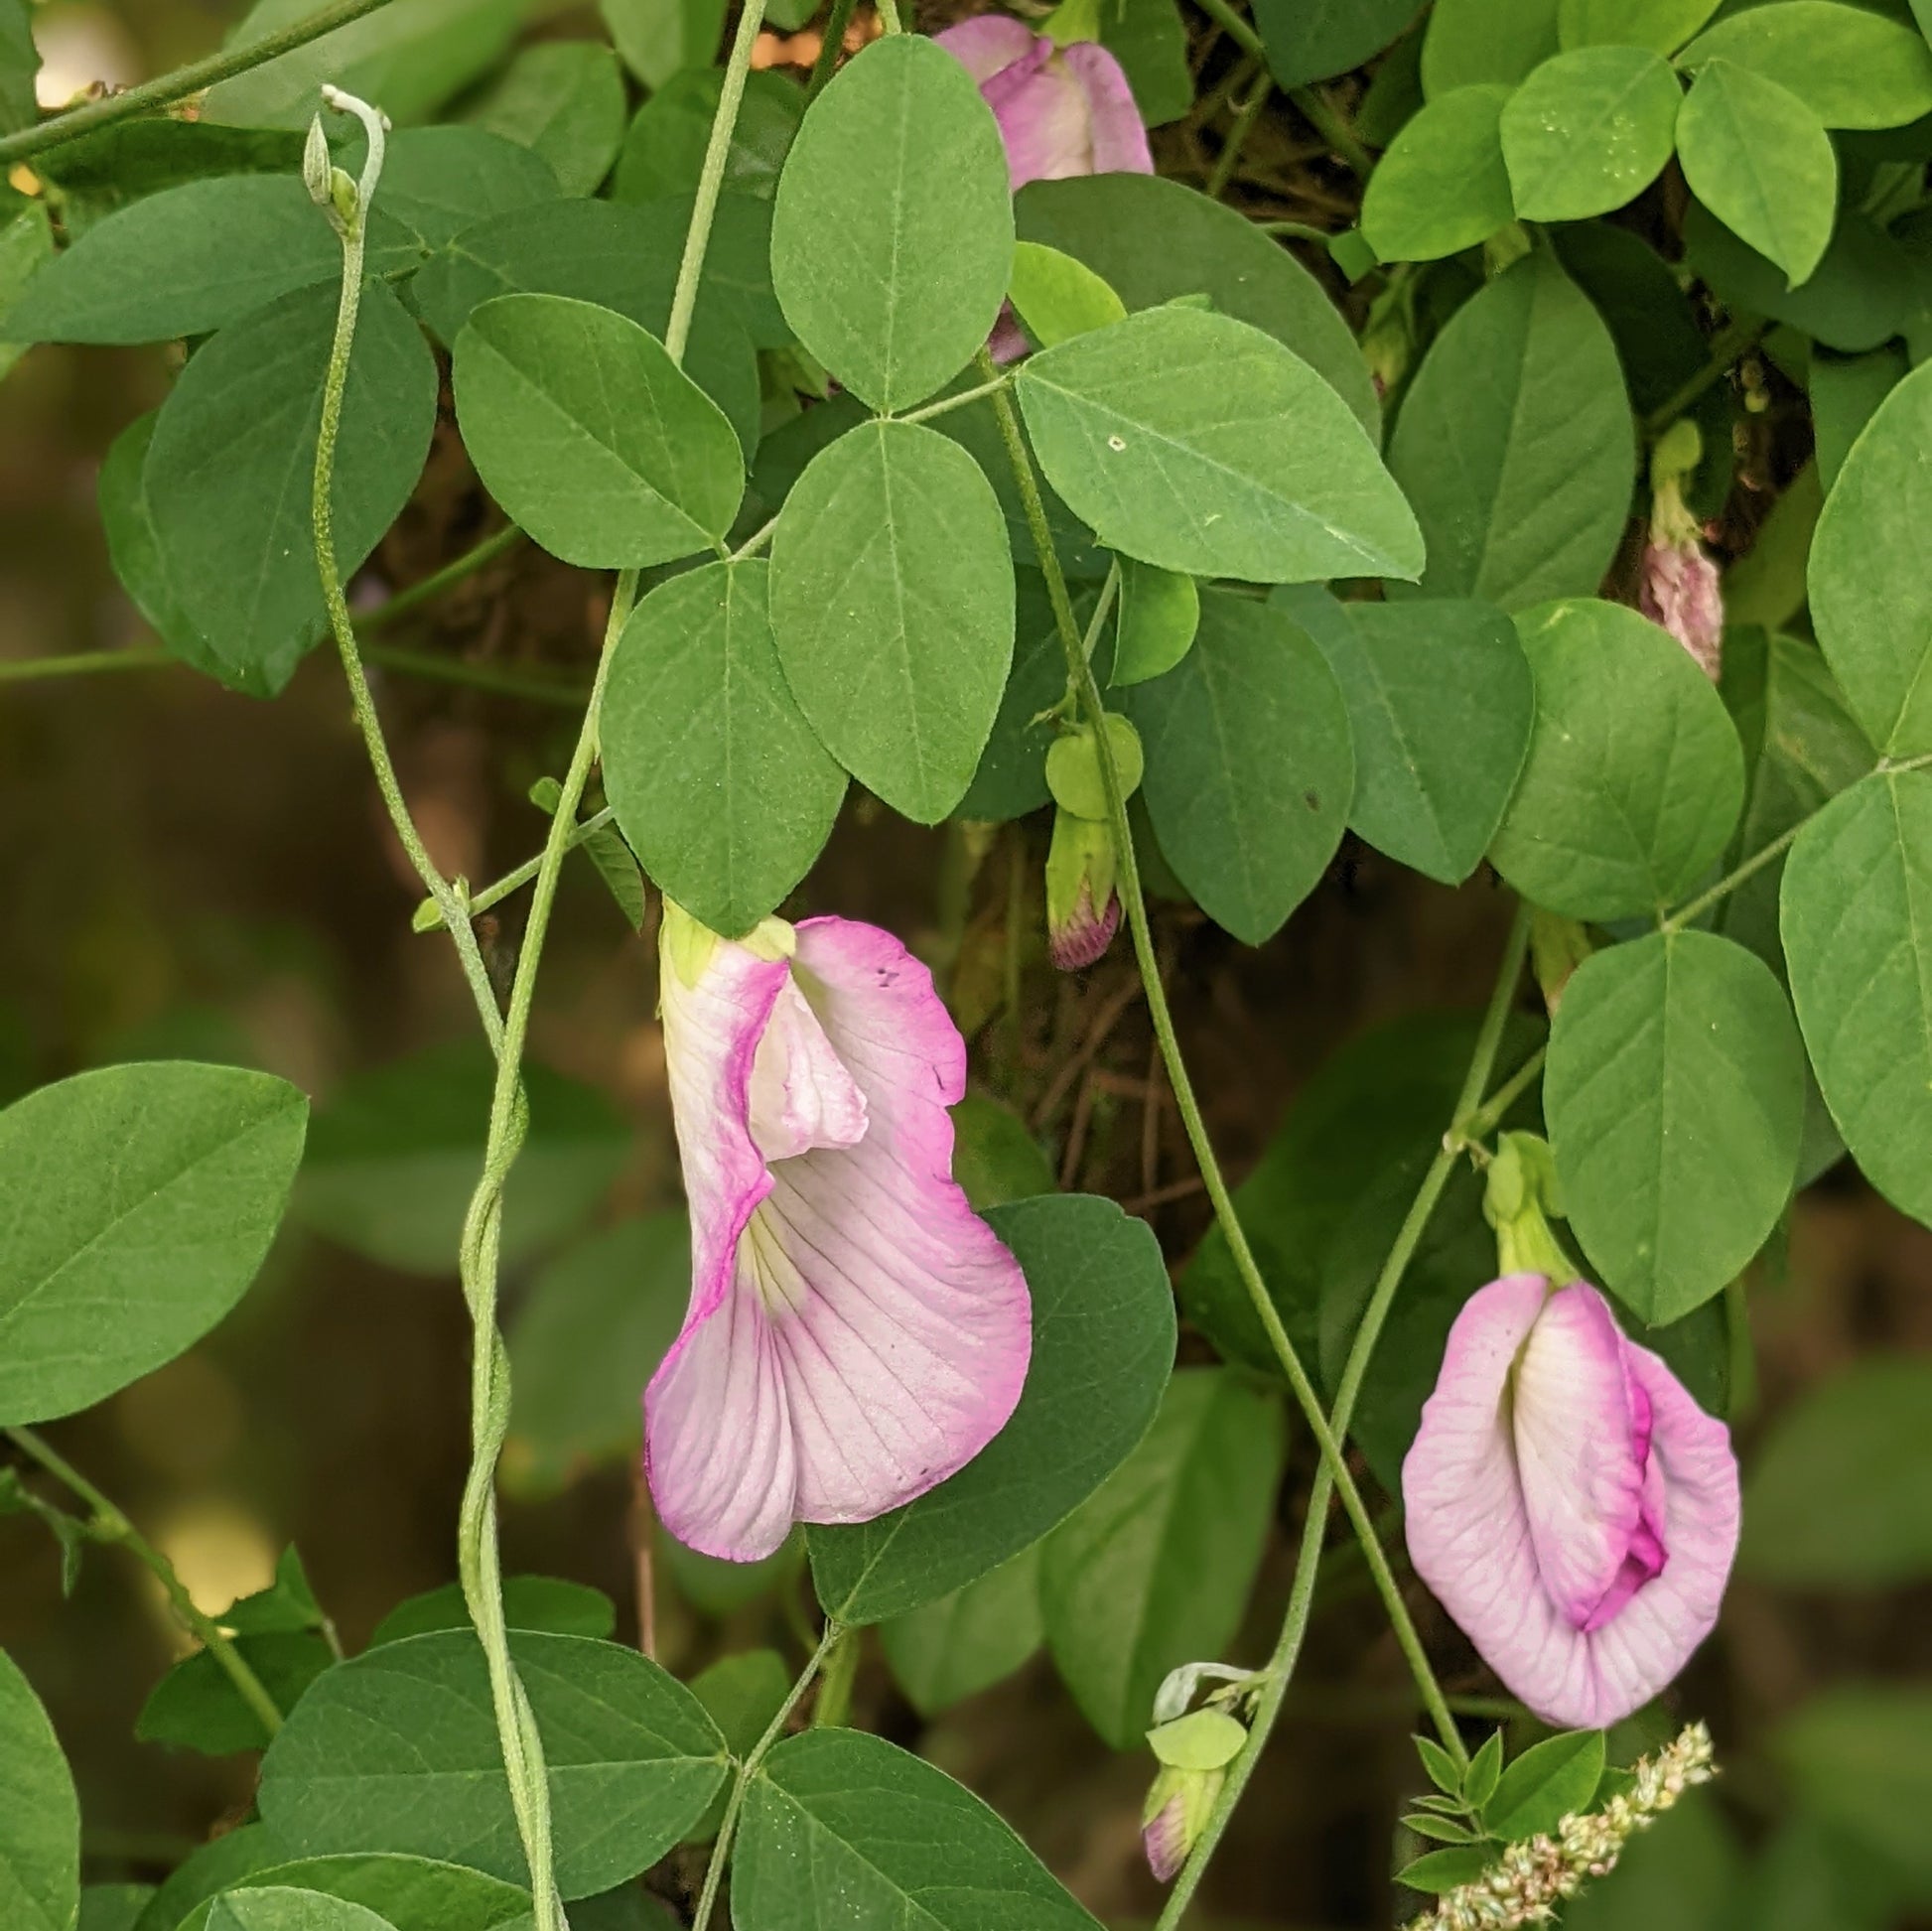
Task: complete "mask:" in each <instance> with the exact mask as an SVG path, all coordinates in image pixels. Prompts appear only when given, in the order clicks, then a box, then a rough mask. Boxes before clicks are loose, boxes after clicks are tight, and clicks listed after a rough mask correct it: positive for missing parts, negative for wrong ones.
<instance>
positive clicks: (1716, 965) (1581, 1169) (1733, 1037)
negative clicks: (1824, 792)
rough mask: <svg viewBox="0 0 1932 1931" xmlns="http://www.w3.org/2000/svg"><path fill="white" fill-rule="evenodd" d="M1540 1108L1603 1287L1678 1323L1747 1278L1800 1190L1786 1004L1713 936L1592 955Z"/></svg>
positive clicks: (1795, 1081)
mask: <svg viewBox="0 0 1932 1931" xmlns="http://www.w3.org/2000/svg"><path fill="white" fill-rule="evenodd" d="M1543 1103H1544V1107H1545V1109H1546V1111H1547V1112H1548V1115H1549V1121H1550V1140H1551V1144H1552V1146H1553V1148H1554V1149H1555V1152H1556V1157H1557V1172H1558V1175H1559V1177H1560V1178H1561V1180H1562V1182H1563V1197H1564V1208H1565V1211H1566V1212H1567V1213H1568V1215H1569V1217H1570V1223H1571V1225H1572V1226H1573V1227H1574V1228H1575V1229H1576V1232H1577V1238H1578V1239H1579V1240H1581V1241H1582V1242H1583V1244H1584V1251H1585V1253H1586V1254H1587V1256H1588V1258H1589V1260H1590V1262H1591V1263H1592V1264H1593V1265H1594V1266H1595V1268H1596V1269H1597V1270H1598V1272H1599V1274H1600V1276H1601V1279H1602V1283H1603V1286H1604V1287H1606V1288H1607V1289H1609V1291H1610V1292H1611V1293H1612V1294H1613V1295H1615V1296H1616V1297H1617V1299H1618V1300H1619V1301H1621V1302H1623V1303H1624V1305H1625V1306H1626V1307H1628V1308H1630V1309H1631V1310H1634V1311H1635V1313H1636V1314H1637V1315H1638V1317H1639V1318H1640V1319H1643V1320H1646V1321H1650V1322H1653V1323H1661V1322H1664V1321H1672V1320H1677V1319H1679V1318H1680V1317H1681V1316H1682V1315H1684V1314H1687V1313H1689V1312H1690V1311H1691V1310H1692V1309H1693V1308H1696V1307H1698V1306H1700V1305H1701V1304H1702V1303H1704V1302H1706V1301H1709V1300H1710V1299H1711V1297H1712V1296H1713V1295H1715V1294H1718V1293H1720V1292H1721V1291H1722V1290H1723V1289H1724V1287H1725V1283H1726V1282H1728V1281H1730V1280H1732V1279H1734V1278H1735V1277H1736V1275H1738V1274H1739V1273H1741V1272H1742V1270H1743V1268H1744V1265H1745V1263H1746V1262H1747V1261H1749V1259H1750V1258H1751V1256H1752V1255H1753V1254H1755V1253H1756V1252H1757V1250H1758V1249H1759V1248H1760V1247H1761V1246H1763V1244H1764V1242H1765V1240H1766V1239H1767V1238H1768V1237H1769V1235H1770V1232H1771V1230H1772V1228H1773V1227H1774V1226H1776V1224H1777V1220H1778V1216H1779V1215H1780V1214H1781V1213H1783V1211H1784V1208H1785V1203H1786V1202H1787V1201H1788V1200H1789V1199H1790V1197H1791V1190H1792V1187H1793V1186H1794V1184H1795V1183H1796V1180H1797V1172H1798V1150H1799V1143H1800V1141H1801V1139H1802V1136H1803V1133H1804V1122H1805V1063H1804V1054H1803V1051H1802V1049H1801V1048H1800V1046H1799V1044H1798V1035H1797V1031H1796V1029H1795V1028H1794V1027H1793V1025H1792V1023H1791V1013H1790V1008H1789V1007H1788V1005H1787V1004H1786V1001H1785V997H1784V992H1783V989H1782V988H1781V987H1780V986H1779V985H1778V982H1777V980H1776V979H1775V978H1774V977H1773V976H1772V974H1771V969H1770V968H1769V967H1768V966H1767V965H1765V964H1764V962H1763V961H1762V960H1761V959H1757V958H1755V957H1753V956H1752V955H1751V954H1750V953H1748V952H1746V951H1745V950H1744V948H1743V947H1742V946H1741V945H1733V944H1732V943H1731V942H1730V940H1728V939H1724V938H1719V937H1718V936H1716V934H1715V933H1711V932H1653V933H1651V934H1650V936H1649V937H1647V938H1640V939H1633V940H1632V941H1630V943H1628V944H1626V945H1615V946H1611V947H1610V948H1609V949H1608V950H1607V951H1603V952H1598V953H1596V954H1595V955H1594V956H1593V957H1591V958H1589V959H1587V960H1585V962H1584V963H1583V965H1582V966H1580V967H1579V968H1578V970H1577V972H1576V973H1575V974H1574V976H1573V977H1572V978H1571V980H1570V983H1569V984H1568V985H1567V986H1566V987H1565V988H1564V993H1563V1003H1562V1005H1560V1006H1559V1007H1558V1009H1557V1016H1556V1020H1555V1022H1554V1023H1553V1025H1552V1026H1551V1029H1550V1064H1549V1069H1548V1071H1547V1072H1546V1073H1545V1075H1544V1082H1543Z"/></svg>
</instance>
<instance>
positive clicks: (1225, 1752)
mask: <svg viewBox="0 0 1932 1931" xmlns="http://www.w3.org/2000/svg"><path fill="white" fill-rule="evenodd" d="M1147 1740H1148V1747H1149V1748H1150V1749H1152V1750H1153V1752H1154V1754H1155V1755H1156V1756H1157V1757H1159V1758H1160V1760H1161V1771H1160V1774H1159V1775H1158V1776H1157V1777H1156V1778H1155V1779H1154V1785H1153V1788H1152V1789H1150V1790H1149V1791H1148V1793H1147V1802H1146V1804H1144V1805H1143V1806H1142V1809H1141V1843H1142V1845H1143V1846H1144V1847H1145V1849H1146V1851H1147V1862H1148V1868H1149V1869H1150V1870H1152V1871H1153V1872H1154V1874H1155V1876H1156V1877H1157V1878H1159V1879H1160V1881H1161V1882H1162V1883H1164V1884H1165V1883H1166V1882H1168V1880H1169V1879H1170V1878H1171V1877H1173V1874H1174V1872H1175V1871H1177V1870H1178V1869H1179V1868H1180V1866H1181V1865H1182V1864H1183V1863H1185V1862H1187V1854H1188V1852H1190V1851H1191V1850H1192V1849H1193V1848H1194V1846H1195V1845H1196V1844H1197V1843H1199V1841H1200V1835H1201V1833H1202V1832H1203V1831H1204V1830H1206V1828H1207V1820H1208V1819H1209V1818H1210V1817H1212V1816H1213V1814H1214V1804H1215V1800H1216V1799H1217V1798H1218V1797H1219V1796H1220V1794H1221V1786H1222V1785H1223V1784H1224V1783H1225V1782H1226V1781H1227V1766H1228V1765H1229V1764H1230V1763H1232V1762H1233V1761H1234V1759H1235V1758H1236V1757H1237V1756H1239V1755H1240V1754H1241V1751H1242V1748H1243V1746H1244V1745H1245V1744H1246V1743H1247V1740H1248V1732H1247V1730H1246V1729H1245V1728H1244V1727H1243V1726H1242V1724H1239V1723H1238V1722H1237V1721H1236V1720H1235V1719H1234V1718H1233V1717H1230V1716H1229V1715H1228V1714H1227V1712H1226V1711H1225V1710H1196V1711H1195V1712H1193V1714H1192V1715H1191V1716H1186V1717H1180V1718H1176V1719H1175V1720H1174V1721H1173V1723H1170V1724H1161V1725H1160V1726H1159V1727H1158V1728H1155V1729H1151V1730H1149V1731H1148V1733H1147Z"/></svg>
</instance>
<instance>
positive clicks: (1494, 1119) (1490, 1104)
mask: <svg viewBox="0 0 1932 1931" xmlns="http://www.w3.org/2000/svg"><path fill="white" fill-rule="evenodd" d="M1549 1056H1550V1048H1549V1047H1548V1046H1538V1047H1537V1049H1536V1050H1535V1051H1534V1052H1533V1053H1531V1054H1530V1056H1529V1057H1528V1058H1527V1059H1525V1060H1524V1061H1523V1063H1522V1064H1521V1065H1520V1066H1518V1067H1517V1068H1516V1070H1515V1071H1514V1072H1513V1073H1511V1074H1510V1076H1509V1077H1508V1078H1507V1079H1506V1080H1504V1081H1503V1083H1502V1084H1501V1085H1500V1086H1498V1087H1497V1088H1496V1090H1495V1091H1494V1092H1493V1093H1491V1094H1490V1096H1489V1097H1488V1098H1487V1099H1486V1100H1484V1101H1483V1103H1482V1104H1481V1105H1480V1106H1479V1107H1477V1108H1476V1110H1475V1111H1474V1112H1473V1113H1471V1114H1470V1115H1469V1116H1468V1117H1467V1118H1466V1119H1465V1120H1464V1121H1463V1122H1462V1123H1461V1126H1460V1128H1459V1129H1458V1131H1457V1134H1456V1138H1457V1140H1458V1142H1459V1143H1460V1145H1461V1146H1463V1147H1473V1146H1475V1145H1476V1144H1477V1143H1478V1142H1480V1141H1484V1140H1487V1139H1488V1138H1489V1136H1490V1135H1491V1134H1492V1133H1494V1132H1495V1131H1496V1129H1497V1128H1498V1127H1499V1126H1501V1125H1502V1123H1503V1120H1504V1119H1505V1117H1506V1116H1507V1115H1508V1113H1509V1109H1510V1108H1511V1107H1512V1106H1514V1105H1515V1104H1516V1102H1517V1101H1518V1100H1520V1099H1521V1098H1522V1097H1523V1095H1524V1094H1525V1093H1527V1092H1528V1091H1529V1089H1530V1088H1531V1087H1532V1086H1534V1085H1535V1084H1536V1079H1537V1075H1538V1074H1539V1073H1541V1072H1542V1070H1543V1062H1544V1060H1545V1059H1547V1058H1548V1057H1549Z"/></svg>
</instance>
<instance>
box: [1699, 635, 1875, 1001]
mask: <svg viewBox="0 0 1932 1931" xmlns="http://www.w3.org/2000/svg"><path fill="white" fill-rule="evenodd" d="M1723 689H1724V697H1725V704H1726V705H1727V706H1728V707H1729V709H1730V713H1731V717H1732V719H1733V721H1734V722H1735V724H1736V726H1737V731H1738V735H1739V736H1740V737H1741V738H1742V739H1743V740H1744V743H1745V745H1746V747H1747V749H1746V754H1745V761H1746V763H1747V765H1748V767H1749V771H1750V775H1749V778H1748V780H1747V782H1746V785H1745V791H1744V815H1743V816H1742V817H1741V818H1740V819H1739V820H1738V821H1737V835H1736V837H1735V839H1733V840H1732V842H1731V848H1730V851H1729V852H1728V853H1727V854H1726V855H1725V862H1726V864H1728V865H1738V864H1741V863H1742V862H1743V861H1744V860H1745V859H1747V858H1749V857H1751V856H1752V855H1753V854H1755V853H1757V852H1761V851H1762V850H1763V849H1764V847H1765V846H1767V845H1769V844H1772V843H1773V842H1774V841H1775V840H1777V839H1779V838H1782V837H1783V836H1784V835H1785V834H1786V833H1787V832H1789V831H1792V830H1794V829H1795V828H1796V827H1797V826H1798V825H1800V824H1802V823H1803V822H1804V820H1805V819H1807V818H1809V817H1810V816H1811V815H1812V814H1813V813H1814V812H1815V811H1818V810H1819V809H1821V808H1822V807H1823V806H1824V805H1826V804H1828V803H1830V801H1831V800H1832V799H1833V798H1835V797H1837V795H1838V794H1839V793H1840V792H1841V791H1843V790H1844V789H1845V788H1846V787H1847V786H1848V785H1852V784H1856V783H1857V782H1858V781H1859V779H1860V778H1862V777H1863V776H1864V774H1865V773H1866V772H1867V771H1868V770H1870V768H1871V767H1872V765H1873V764H1874V763H1875V762H1876V761H1877V759H1876V758H1875V756H1874V754H1873V752H1872V749H1871V747H1870V745H1868V744H1867V743H1866V742H1865V737H1864V733H1863V732H1862V731H1861V730H1860V729H1859V727H1858V725H1857V724H1856V723H1854V722H1853V719H1852V715H1851V713H1850V712H1849V711H1847V710H1846V708H1845V699H1844V698H1843V696H1841V695H1840V693H1839V688H1838V686H1837V685H1836V684H1835V683H1834V682H1833V681H1832V674H1831V672H1830V671H1829V670H1828V669H1827V668H1826V667H1825V660H1824V658H1823V657H1822V656H1820V655H1819V652H1818V648H1817V646H1816V645H1815V644H1810V643H1800V642H1798V641H1797V640H1796V639H1795V638H1792V637H1766V636H1765V634H1764V633H1763V631H1761V630H1755V629H1751V628H1748V627H1745V628H1737V627H1735V626H1733V627H1731V628H1730V629H1728V630H1727V631H1726V633H1725V678H1724V686H1723ZM1783 877H1784V859H1783V857H1782V856H1780V857H1778V858H1776V859H1773V860H1772V861H1771V862H1770V863H1769V864H1768V865H1764V866H1760V867H1759V869H1758V870H1757V871H1756V872H1754V873H1752V874H1751V876H1750V877H1749V878H1747V879H1746V880H1744V882H1743V883H1742V884H1741V885H1739V886H1736V887H1734V888H1733V889H1732V890H1731V892H1730V893H1729V894H1728V895H1727V896H1726V897H1725V900H1724V902H1723V904H1722V905H1720V907H1719V909H1718V915H1717V921H1716V923H1717V929H1718V930H1719V931H1721V932H1723V933H1724V935H1725V937H1726V938H1734V939H1735V940H1736V941H1737V942H1738V944H1740V945H1745V946H1748V947H1749V948H1750V949H1751V950H1752V951H1753V952H1755V953H1756V954H1757V956H1758V957H1759V958H1760V959H1762V960H1763V961H1764V963H1765V964H1766V965H1768V966H1769V967H1770V968H1771V970H1772V971H1773V972H1775V973H1777V974H1778V975H1779V976H1780V977H1782V976H1783V973H1784V949H1783V947H1782V945H1781V944H1780V943H1779V941H1778V887H1779V884H1780V882H1781V881H1782V879H1783Z"/></svg>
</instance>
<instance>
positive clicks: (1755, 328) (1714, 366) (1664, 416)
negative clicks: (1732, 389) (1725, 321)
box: [1643, 322, 1771, 437]
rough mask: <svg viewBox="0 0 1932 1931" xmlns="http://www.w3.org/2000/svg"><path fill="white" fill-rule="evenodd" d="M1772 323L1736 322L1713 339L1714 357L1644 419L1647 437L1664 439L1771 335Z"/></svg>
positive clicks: (1712, 354)
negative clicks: (1739, 360) (1736, 364)
mask: <svg viewBox="0 0 1932 1931" xmlns="http://www.w3.org/2000/svg"><path fill="white" fill-rule="evenodd" d="M1770 327H1771V325H1770V324H1769V323H1768V322H1733V323H1731V324H1730V326H1729V327H1728V328H1726V329H1723V330H1721V331H1719V333H1718V334H1717V335H1715V336H1714V337H1712V339H1711V358H1710V360H1709V361H1707V362H1706V363H1705V365H1704V366H1703V367H1702V368H1701V369H1699V370H1698V372H1697V373H1696V374H1695V375H1693V376H1692V377H1690V379H1689V380H1688V381H1686V382H1685V383H1684V384H1683V385H1682V386H1681V387H1680V388H1678V389H1677V390H1676V391H1675V392H1674V393H1673V394H1672V395H1670V396H1669V397H1667V398H1666V399H1665V400H1664V401H1663V402H1661V403H1659V404H1658V405H1657V407H1656V408H1655V409H1653V410H1651V412H1650V414H1649V415H1647V416H1646V417H1644V419H1643V431H1644V434H1645V435H1646V436H1653V437H1654V436H1661V435H1662V434H1663V433H1664V431H1665V430H1667V429H1668V428H1669V427H1670V426H1671V424H1672V423H1674V422H1675V421H1676V420H1677V419H1678V417H1679V416H1681V415H1682V414H1683V413H1684V411H1685V410H1686V409H1688V408H1689V407H1690V406H1691V404H1692V403H1694V402H1695V401H1696V400H1697V399H1698V397H1699V396H1701V395H1702V394H1703V393H1704V392H1705V390H1706V389H1708V388H1709V387H1710V386H1711V385H1712V383H1713V382H1718V381H1722V380H1723V378H1724V377H1725V375H1727V374H1728V373H1729V371H1730V367H1731V364H1732V363H1733V362H1735V361H1736V359H1737V358H1738V356H1740V355H1742V354H1744V353H1745V352H1746V351H1747V350H1749V349H1752V348H1755V347H1756V346H1757V345H1758V344H1759V343H1760V342H1762V341H1763V340H1764V338H1765V336H1766V335H1767V334H1768V333H1769V332H1770Z"/></svg>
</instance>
